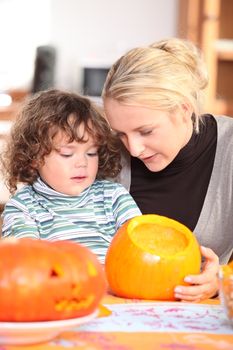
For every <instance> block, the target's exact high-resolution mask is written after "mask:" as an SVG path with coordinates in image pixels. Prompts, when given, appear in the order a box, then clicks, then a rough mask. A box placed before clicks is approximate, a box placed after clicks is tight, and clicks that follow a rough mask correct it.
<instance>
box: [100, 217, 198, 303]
mask: <svg viewBox="0 0 233 350" xmlns="http://www.w3.org/2000/svg"><path fill="white" fill-rule="evenodd" d="M145 223H152V224H154V225H159V226H161V230H163V228H164V227H167V228H172V229H175V230H176V231H177V232H180V233H181V235H183V237H184V238H185V239H187V246H186V247H185V248H184V249H182V250H181V251H179V252H177V253H174V254H172V255H169V254H159V255H157V254H156V253H155V252H152V251H151V249H148V250H146V249H145V247H144V248H143V249H142V248H141V247H140V245H137V244H135V242H134V241H133V239H132V231H133V230H134V229H135V227H137V226H138V225H142V224H145ZM144 235H145V236H146V232H145V233H144ZM200 266H201V253H200V248H199V244H198V242H197V240H196V238H195V236H194V235H193V233H192V232H191V231H190V230H189V229H188V228H187V227H185V226H184V225H182V224H180V223H179V222H177V221H175V220H172V219H169V218H166V217H163V216H159V215H153V214H148V215H142V216H139V217H136V218H133V219H131V220H129V221H128V222H126V223H125V224H124V225H123V226H121V228H120V229H119V230H118V232H117V233H116V235H115V236H114V238H113V240H112V242H111V245H110V247H109V249H108V252H107V256H106V262H105V270H106V275H107V279H108V283H109V286H110V288H111V290H112V292H113V293H114V294H116V295H118V296H121V297H127V298H138V299H152V300H174V299H175V298H174V288H175V287H176V286H177V285H185V284H186V283H185V282H184V277H185V276H187V275H189V274H197V273H199V272H200Z"/></svg>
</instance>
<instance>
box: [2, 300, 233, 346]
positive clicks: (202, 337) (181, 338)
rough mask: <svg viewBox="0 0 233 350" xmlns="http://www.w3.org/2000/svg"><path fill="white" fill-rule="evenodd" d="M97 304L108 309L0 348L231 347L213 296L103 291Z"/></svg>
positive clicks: (230, 331)
mask: <svg viewBox="0 0 233 350" xmlns="http://www.w3.org/2000/svg"><path fill="white" fill-rule="evenodd" d="M102 305H104V306H105V307H106V308H107V312H106V309H105V308H102V311H100V314H99V317H97V318H95V319H94V320H92V321H90V322H89V323H87V324H84V325H81V326H78V327H77V328H76V329H74V330H73V329H72V330H70V331H66V332H64V333H61V334H60V335H59V336H58V337H57V338H55V339H53V340H51V341H49V342H47V343H41V344H35V345H21V346H12V345H11V346H10V345H7V346H4V345H3V346H2V347H1V346H0V350H20V349H27V350H55V349H56V350H65V349H71V350H76V349H82V350H100V349H106V350H114V349H117V350H131V349H136V350H152V349H153V350H157V349H159V350H216V349H221V350H232V349H233V328H232V327H231V326H230V325H229V323H228V322H227V320H226V316H225V314H224V311H223V308H222V307H221V305H220V303H219V301H218V300H207V301H205V302H202V303H198V304H194V303H181V302H165V301H163V302H150V301H148V302H146V301H138V300H130V299H122V298H117V297H114V296H111V295H106V296H105V298H104V299H103V301H102ZM100 310H101V308H100ZM103 310H105V311H103ZM108 311H109V312H108Z"/></svg>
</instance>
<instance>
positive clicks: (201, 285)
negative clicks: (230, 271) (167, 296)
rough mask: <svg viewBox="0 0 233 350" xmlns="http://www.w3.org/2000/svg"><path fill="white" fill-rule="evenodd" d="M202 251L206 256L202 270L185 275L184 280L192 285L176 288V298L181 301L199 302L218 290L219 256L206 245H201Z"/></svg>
mask: <svg viewBox="0 0 233 350" xmlns="http://www.w3.org/2000/svg"><path fill="white" fill-rule="evenodd" d="M201 253H202V255H203V256H204V258H205V262H204V264H203V269H202V272H201V273H200V274H199V275H189V276H186V277H185V279H184V281H185V282H187V283H190V286H177V287H176V288H175V298H177V299H180V300H181V301H189V302H192V301H193V302H194V301H195V302H198V301H201V300H204V299H208V298H211V297H213V296H214V295H216V293H217V292H218V270H219V259H218V256H217V255H216V254H215V253H214V252H213V250H212V249H210V248H206V247H201Z"/></svg>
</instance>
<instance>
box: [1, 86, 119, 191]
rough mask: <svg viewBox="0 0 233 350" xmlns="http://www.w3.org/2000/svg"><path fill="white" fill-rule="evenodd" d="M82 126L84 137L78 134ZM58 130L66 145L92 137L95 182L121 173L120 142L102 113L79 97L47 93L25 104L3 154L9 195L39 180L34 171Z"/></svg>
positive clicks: (48, 151)
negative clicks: (20, 185)
mask: <svg viewBox="0 0 233 350" xmlns="http://www.w3.org/2000/svg"><path fill="white" fill-rule="evenodd" d="M71 115H72V119H71V118H70V116H71ZM71 120H72V122H71ZM81 124H82V125H84V133H83V136H80V134H78V129H79V126H80V125H81ZM59 131H62V132H64V133H65V134H66V135H67V136H68V139H69V142H72V141H77V142H86V141H87V140H86V139H84V134H85V133H87V134H88V135H90V136H91V137H92V138H93V140H94V141H95V142H96V145H97V147H98V154H99V168H98V173H97V178H98V179H104V178H106V177H109V178H113V177H115V176H116V175H117V174H118V173H119V172H120V170H121V165H120V152H119V145H118V142H119V141H118V140H117V139H116V138H115V136H114V135H113V134H112V133H111V129H110V127H109V125H108V123H107V121H106V120H105V119H104V117H103V114H102V110H101V109H100V108H99V107H98V106H96V105H95V104H94V103H93V102H92V101H90V100H89V99H88V98H86V97H83V96H80V95H78V94H75V93H70V92H64V91H60V90H55V89H53V90H47V91H43V92H40V93H38V94H35V95H33V96H32V97H31V98H30V99H29V100H28V101H27V102H26V104H25V105H24V107H23V109H22V111H21V112H20V114H19V116H18V117H17V119H16V121H15V123H14V125H13V127H12V130H11V134H10V138H9V140H8V143H7V147H6V149H5V151H4V153H3V154H2V157H1V158H2V165H3V173H4V177H5V179H6V185H7V187H8V188H9V190H10V192H11V193H14V192H15V191H16V189H17V184H18V183H25V184H32V183H33V182H34V181H35V180H36V179H37V178H38V176H39V175H38V170H37V169H38V168H39V167H40V166H41V165H42V164H43V162H44V157H45V156H46V155H48V154H49V153H50V152H51V151H52V150H53V149H54V144H53V139H54V137H55V136H56V135H57V133H58V132H59Z"/></svg>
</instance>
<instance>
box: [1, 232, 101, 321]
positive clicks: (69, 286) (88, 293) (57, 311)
mask: <svg viewBox="0 0 233 350" xmlns="http://www.w3.org/2000/svg"><path fill="white" fill-rule="evenodd" d="M0 256H1V259H0V321H14V322H17V321H21V322H23V321H28V322H31V321H49V320H60V319H67V318H74V317H81V316H85V315H88V314H90V313H92V312H93V311H94V310H95V309H96V308H97V306H98V304H99V302H100V299H101V298H102V296H103V295H104V293H105V291H106V280H105V275H104V271H103V268H102V266H101V264H100V263H99V261H98V260H97V257H96V256H95V255H94V254H93V253H92V252H91V251H90V250H89V249H87V248H85V247H83V246H81V245H79V244H77V243H73V242H68V241H60V242H48V241H41V240H32V239H29V238H23V239H19V240H15V239H14V240H12V239H9V240H7V239H5V240H2V241H0ZM90 266H91V268H90ZM93 271H95V273H93Z"/></svg>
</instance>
